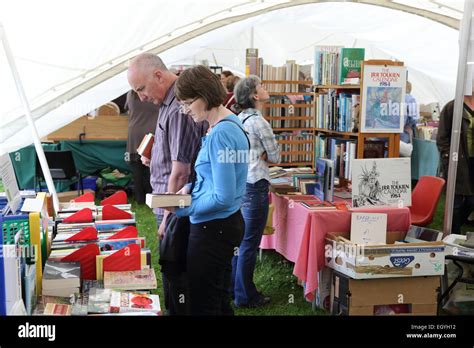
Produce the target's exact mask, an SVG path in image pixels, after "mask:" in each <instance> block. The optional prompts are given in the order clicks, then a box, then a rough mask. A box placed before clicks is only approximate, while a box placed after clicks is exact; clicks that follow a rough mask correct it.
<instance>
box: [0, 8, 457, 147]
mask: <svg viewBox="0 0 474 348" xmlns="http://www.w3.org/2000/svg"><path fill="white" fill-rule="evenodd" d="M361 2H365V3H376V2H377V3H379V4H380V5H381V6H385V7H381V6H373V5H368V4H361V3H350V2H340V1H336V2H328V1H278V0H271V1H269V0H266V1H263V2H262V1H227V0H224V1H211V0H207V1H199V2H192V1H188V0H182V1H173V2H170V1H156V2H155V1H146V0H139V1H134V2H129V1H123V0H115V1H111V0H104V1H100V2H96V1H92V0H83V1H80V2H69V1H68V2H63V1H59V0H45V1H41V2H37V1H29V0H19V1H15V2H2V3H0V23H3V25H4V28H5V31H6V34H7V37H8V40H9V42H10V46H11V48H12V51H13V53H14V55H15V59H16V63H17V66H18V69H19V72H20V76H21V77H22V82H23V84H24V87H25V90H26V93H27V96H28V99H29V102H30V104H31V109H32V110H33V116H34V118H35V120H36V125H37V127H38V131H39V133H40V136H45V135H47V134H49V133H50V132H52V131H54V130H56V129H58V128H60V127H62V126H64V125H66V124H68V123H70V122H71V121H73V120H74V119H76V118H78V117H80V116H82V115H83V114H85V113H86V112H88V111H90V110H92V109H94V108H96V107H97V106H99V105H101V104H103V103H105V102H107V101H108V100H111V99H114V98H115V97H117V96H118V95H120V94H122V93H124V92H125V91H127V90H128V89H129V86H128V83H127V81H126V74H125V73H124V71H125V70H126V68H127V66H126V62H127V60H128V59H129V58H131V57H133V56H135V55H136V54H138V53H140V52H143V51H147V50H151V51H153V52H156V53H160V55H161V56H162V58H163V59H164V61H165V63H166V64H168V65H172V64H186V63H200V61H201V60H203V59H206V60H208V61H209V62H210V63H211V64H213V63H215V62H214V58H216V60H217V61H216V63H217V64H220V65H223V66H226V67H229V68H231V69H233V70H235V71H240V72H243V71H244V70H243V68H244V49H245V48H247V47H249V45H250V34H249V28H250V27H252V26H253V27H254V28H255V46H256V47H258V48H259V49H260V54H261V56H262V57H264V58H265V60H266V62H268V63H272V62H273V64H275V65H281V64H283V63H284V60H286V59H289V58H292V59H296V60H297V62H298V63H308V61H310V60H311V59H312V47H313V46H314V45H315V44H341V43H342V44H344V45H345V46H349V47H352V46H353V45H356V46H358V47H361V46H362V47H366V49H367V56H368V57H369V58H372V57H375V58H386V57H389V58H396V59H399V60H402V61H404V62H405V63H406V65H407V66H408V68H409V72H410V79H411V80H412V82H413V84H414V94H415V96H416V97H417V98H418V99H419V101H421V102H430V101H433V100H439V101H440V102H441V103H444V102H446V101H447V100H449V99H450V98H452V96H453V95H454V83H455V82H454V81H455V72H456V63H457V54H458V53H457V52H458V48H457V36H458V32H457V30H454V29H452V28H451V27H449V26H446V25H442V24H439V23H437V22H435V21H432V20H428V19H426V14H431V15H430V16H431V17H432V18H435V17H433V16H435V15H442V18H445V19H446V18H447V19H451V20H452V23H456V21H458V20H459V18H461V15H462V11H460V8H462V1H437V2H436V4H434V3H433V2H430V1H394V2H393V3H392V2H390V1H361ZM437 4H442V5H443V4H448V6H447V7H446V6H438V5H437ZM296 5H298V6H296ZM283 6H289V7H288V8H281V9H278V10H275V11H269V9H275V8H278V7H283ZM394 6H405V7H403V11H395V10H391V9H389V8H388V7H394ZM408 6H410V7H408ZM420 11H425V12H420ZM408 12H412V13H416V15H415V14H410V13H408ZM255 14H258V15H257V16H255ZM342 18H344V21H343V20H342ZM440 18H441V17H440ZM388 21H389V23H388V24H387V22H388ZM214 27H215V29H214V30H210V29H212V28H214ZM201 33H202V35H199V34H201ZM382 54H383V55H384V56H381V55H382ZM238 55H240V57H239V56H238ZM0 76H2V79H1V80H0V95H2V103H1V105H0V117H1V123H0V154H1V153H5V152H11V151H14V150H16V149H19V148H22V147H24V146H26V145H28V144H31V143H32V138H31V135H30V132H29V130H28V129H27V128H28V127H27V123H26V121H25V120H24V117H23V116H22V114H23V111H22V109H21V107H20V103H19V100H18V97H17V95H16V90H15V85H14V83H13V80H12V78H11V74H10V73H9V67H8V64H7V63H6V59H5V57H4V54H3V50H2V47H1V46H0ZM412 77H413V78H412Z"/></svg>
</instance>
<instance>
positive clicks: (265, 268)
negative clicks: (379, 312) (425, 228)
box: [132, 194, 474, 315]
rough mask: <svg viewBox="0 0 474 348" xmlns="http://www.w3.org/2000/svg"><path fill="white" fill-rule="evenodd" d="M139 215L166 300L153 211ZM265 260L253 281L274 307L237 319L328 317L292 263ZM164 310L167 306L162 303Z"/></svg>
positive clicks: (440, 214) (438, 221)
mask: <svg viewBox="0 0 474 348" xmlns="http://www.w3.org/2000/svg"><path fill="white" fill-rule="evenodd" d="M444 202H445V195H444V194H443V195H442V196H441V199H440V202H439V203H438V207H437V210H436V214H435V217H434V219H433V222H432V223H431V224H430V225H429V227H430V228H434V229H437V230H442V229H443V220H444ZM132 205H133V210H134V211H135V212H136V216H137V225H138V230H139V231H140V235H141V236H144V237H146V243H147V246H148V248H150V249H151V251H152V255H153V256H152V264H153V267H154V269H155V272H156V275H157V278H158V284H159V286H158V289H157V290H156V291H155V293H157V294H159V295H160V298H163V288H162V286H161V284H162V282H161V272H160V266H159V265H158V253H157V237H156V222H155V217H154V215H153V213H152V211H151V210H150V209H149V208H148V207H147V206H145V205H137V204H135V202H132ZM469 230H471V231H472V230H474V227H470V226H464V227H463V231H464V232H466V231H469ZM262 254H263V255H262V259H261V260H260V261H259V260H257V266H256V270H255V275H254V280H255V284H256V285H257V288H258V289H259V290H260V291H262V292H263V293H264V294H265V295H268V296H270V297H271V303H270V304H269V305H267V306H265V307H260V308H256V309H239V308H235V313H236V315H327V314H328V313H327V312H325V311H323V310H319V309H316V310H314V311H313V309H312V306H311V303H309V302H307V301H306V300H305V299H304V297H303V288H302V287H301V286H300V285H298V284H297V279H296V277H295V276H294V275H293V266H294V265H293V263H291V262H289V261H287V260H285V259H284V258H283V257H282V256H281V255H279V254H278V253H276V252H275V251H271V250H264V251H263V253H262ZM162 307H164V303H163V301H162Z"/></svg>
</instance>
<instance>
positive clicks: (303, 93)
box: [268, 92, 314, 96]
mask: <svg viewBox="0 0 474 348" xmlns="http://www.w3.org/2000/svg"><path fill="white" fill-rule="evenodd" d="M268 94H270V95H281V96H285V95H313V94H314V93H313V92H268Z"/></svg>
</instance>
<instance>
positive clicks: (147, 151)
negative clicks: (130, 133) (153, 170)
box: [137, 133, 155, 159]
mask: <svg viewBox="0 0 474 348" xmlns="http://www.w3.org/2000/svg"><path fill="white" fill-rule="evenodd" d="M154 142H155V136H154V135H153V134H151V133H148V134H146V135H145V136H144V137H143V140H142V142H141V143H140V146H138V149H137V153H138V154H139V155H140V156H144V157H146V158H148V159H151V148H152V147H153V143H154Z"/></svg>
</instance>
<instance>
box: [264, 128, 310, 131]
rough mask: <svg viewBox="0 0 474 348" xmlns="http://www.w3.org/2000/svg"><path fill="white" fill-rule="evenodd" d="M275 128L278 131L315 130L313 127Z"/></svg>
mask: <svg viewBox="0 0 474 348" xmlns="http://www.w3.org/2000/svg"><path fill="white" fill-rule="evenodd" d="M273 130H274V131H275V132H276V131H278V132H298V131H303V132H304V131H307V132H311V131H313V128H273Z"/></svg>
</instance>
